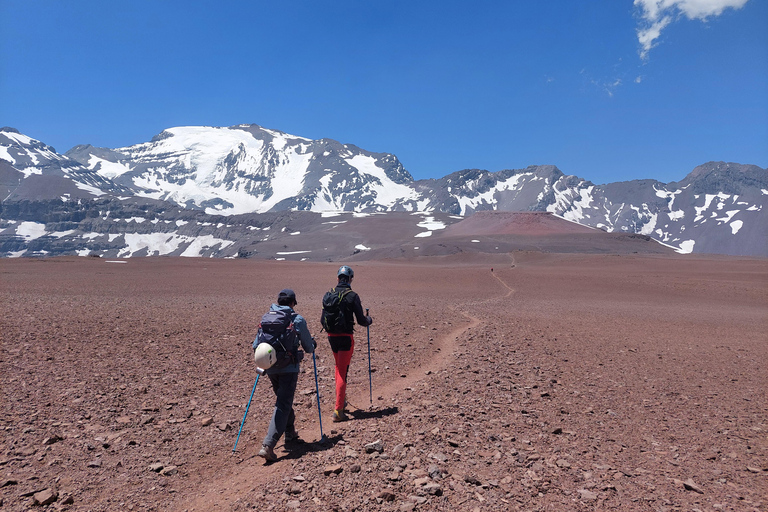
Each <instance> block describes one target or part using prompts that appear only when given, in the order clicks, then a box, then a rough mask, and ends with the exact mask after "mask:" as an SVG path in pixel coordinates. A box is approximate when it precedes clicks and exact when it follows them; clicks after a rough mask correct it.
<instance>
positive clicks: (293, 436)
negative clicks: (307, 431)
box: [285, 430, 304, 444]
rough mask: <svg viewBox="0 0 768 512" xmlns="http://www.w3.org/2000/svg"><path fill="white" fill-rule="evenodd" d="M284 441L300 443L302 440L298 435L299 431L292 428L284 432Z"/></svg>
mask: <svg viewBox="0 0 768 512" xmlns="http://www.w3.org/2000/svg"><path fill="white" fill-rule="evenodd" d="M285 442H286V443H295V444H301V443H303V442H304V440H303V439H302V438H300V437H299V433H298V432H296V431H295V430H292V431H290V432H286V433H285Z"/></svg>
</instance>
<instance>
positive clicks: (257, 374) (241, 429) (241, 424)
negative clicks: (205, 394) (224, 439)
mask: <svg viewBox="0 0 768 512" xmlns="http://www.w3.org/2000/svg"><path fill="white" fill-rule="evenodd" d="M262 375H264V370H262V369H261V368H259V367H258V366H257V367H256V382H254V383H253V389H252V390H251V398H249V399H248V405H246V406H245V414H243V421H241V422H240V430H238V431H237V439H235V447H234V448H232V453H234V452H235V450H237V442H238V441H239V440H240V432H242V431H243V425H245V417H246V416H248V409H249V408H250V407H251V400H253V394H254V393H255V392H256V384H258V383H259V377H261V376H262Z"/></svg>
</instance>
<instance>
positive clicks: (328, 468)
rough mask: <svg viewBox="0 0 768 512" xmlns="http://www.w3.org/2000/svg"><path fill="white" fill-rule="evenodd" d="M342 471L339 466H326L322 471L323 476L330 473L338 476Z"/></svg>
mask: <svg viewBox="0 0 768 512" xmlns="http://www.w3.org/2000/svg"><path fill="white" fill-rule="evenodd" d="M342 471H344V468H343V467H342V466H341V464H334V465H333V466H326V467H325V469H323V474H324V475H325V476H328V475H330V474H332V473H333V474H336V475H338V474H339V473H341V472H342Z"/></svg>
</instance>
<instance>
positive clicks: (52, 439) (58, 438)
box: [43, 435, 64, 445]
mask: <svg viewBox="0 0 768 512" xmlns="http://www.w3.org/2000/svg"><path fill="white" fill-rule="evenodd" d="M63 440H64V438H63V437H61V436H57V435H52V436H51V437H46V438H45V439H44V440H43V444H45V445H51V444H55V443H58V442H59V441H63Z"/></svg>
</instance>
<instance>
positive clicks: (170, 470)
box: [160, 466, 179, 476]
mask: <svg viewBox="0 0 768 512" xmlns="http://www.w3.org/2000/svg"><path fill="white" fill-rule="evenodd" d="M178 472H179V468H178V467H176V466H166V467H164V468H163V469H161V470H160V474H161V475H163V476H173V475H175V474H176V473H178Z"/></svg>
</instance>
